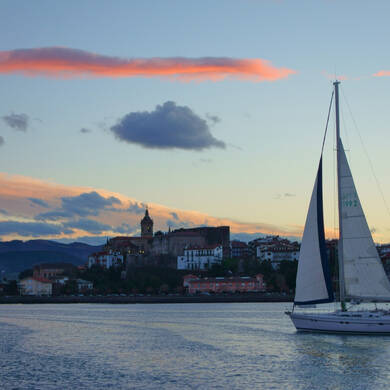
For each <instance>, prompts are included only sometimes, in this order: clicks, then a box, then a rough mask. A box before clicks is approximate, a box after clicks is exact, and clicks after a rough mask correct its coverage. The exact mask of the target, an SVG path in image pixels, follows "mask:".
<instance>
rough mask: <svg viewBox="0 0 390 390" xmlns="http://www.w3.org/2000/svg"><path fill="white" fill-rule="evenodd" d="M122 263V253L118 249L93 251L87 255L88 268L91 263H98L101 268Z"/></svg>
mask: <svg viewBox="0 0 390 390" xmlns="http://www.w3.org/2000/svg"><path fill="white" fill-rule="evenodd" d="M122 264H123V255H122V254H121V252H119V251H113V250H111V249H110V250H108V251H103V252H97V253H93V254H92V255H91V256H89V257H88V268H91V267H92V266H93V265H99V266H100V267H103V268H106V269H108V268H111V267H118V266H120V265H122Z"/></svg>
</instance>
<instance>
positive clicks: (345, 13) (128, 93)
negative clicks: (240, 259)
mask: <svg viewBox="0 0 390 390" xmlns="http://www.w3.org/2000/svg"><path fill="white" fill-rule="evenodd" d="M1 14H2V22H1V24H0V80H1V88H0V239H2V240H9V239H15V238H17V239H23V240H27V239H32V238H34V239H35V238H44V239H68V240H70V241H74V240H79V241H84V242H90V243H100V242H104V240H105V238H106V237H107V236H115V235H127V234H129V235H137V234H139V221H140V219H141V217H142V215H143V212H144V209H145V206H146V205H148V207H149V209H150V214H151V216H152V218H153V219H154V221H155V231H156V230H163V231H166V230H168V227H169V226H170V227H171V228H177V227H192V226H200V225H208V226H216V225H222V224H224V225H230V226H231V232H232V233H234V234H236V233H247V234H248V235H242V236H240V237H242V238H249V237H254V236H256V235H257V234H258V233H264V234H270V233H272V234H281V235H283V236H296V237H298V238H299V237H300V236H301V234H302V230H303V225H304V222H305V218H306V212H307V208H308V202H309V198H310V195H311V191H312V188H313V184H314V178H315V173H316V170H317V164H318V161H319V157H320V156H319V153H320V150H321V143H322V137H323V133H324V128H325V123H326V116H327V111H328V105H329V101H330V96H331V93H332V81H333V80H334V78H335V76H336V77H337V78H338V79H340V80H341V81H342V83H341V105H342V107H341V115H342V120H341V127H342V135H343V141H344V145H345V147H346V149H347V150H348V157H349V159H350V165H351V169H352V172H353V174H354V177H355V181H356V185H357V189H358V192H359V195H360V198H361V201H362V204H363V208H364V209H365V212H366V216H367V220H368V223H369V226H370V228H371V229H372V231H373V234H374V239H375V241H377V242H390V211H389V205H390V181H389V173H388V171H389V168H388V167H389V162H390V153H389V150H390V141H389V139H390V138H389V128H390V110H389V107H388V102H389V101H390V53H389V50H388V47H387V44H386V42H387V40H388V37H389V36H390V25H389V23H388V17H389V14H390V4H389V2H388V1H387V0H382V1H379V0H378V1H375V2H367V1H363V0H358V1H356V0H354V1H352V0H350V1H336V0H318V1H312V0H306V1H304V0H303V1H299V2H297V1H293V0H241V1H237V0H215V1H203V0H198V1H194V2H190V1H183V0H177V1H171V0H164V1H162V0H150V1H148V0H142V1H135V0H134V1H128V0H123V1H120V0H116V1H114V2H111V1H99V0H85V1H84V0H77V1H76V0H68V1H61V2H60V1H56V2H54V1H49V0H48V1H39V0H38V1H28V0H25V1H21V0H3V1H2V5H1ZM351 113H352V115H351ZM333 130H334V120H333V117H332V118H331V125H330V127H329V131H330V133H329V136H328V140H327V143H326V148H325V154H324V175H325V176H326V177H327V178H326V179H325V181H324V186H325V189H324V198H325V200H324V201H325V210H326V216H325V223H326V230H327V233H328V236H329V237H330V236H332V234H334V230H335V228H336V227H337V223H336V221H337V218H336V214H335V207H336V206H335V203H334V200H335V195H334V191H335V189H334V181H335V176H334V162H335V159H334V152H333V149H334V148H333V144H334V135H333ZM362 141H363V142H362ZM367 156H368V157H367ZM373 172H374V173H373ZM378 183H379V185H378ZM250 235H251V236H250Z"/></svg>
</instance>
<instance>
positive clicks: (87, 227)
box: [64, 218, 112, 234]
mask: <svg viewBox="0 0 390 390" xmlns="http://www.w3.org/2000/svg"><path fill="white" fill-rule="evenodd" d="M64 226H65V227H68V228H72V229H80V230H84V231H85V232H88V233H92V234H100V233H103V232H104V231H110V230H112V226H110V225H106V224H104V223H100V222H98V221H95V220H94V219H88V218H80V219H78V220H77V221H69V222H66V223H64Z"/></svg>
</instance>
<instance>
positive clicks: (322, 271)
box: [294, 157, 334, 305]
mask: <svg viewBox="0 0 390 390" xmlns="http://www.w3.org/2000/svg"><path fill="white" fill-rule="evenodd" d="M333 300H334V298H333V290H332V283H331V277H330V267H329V262H328V257H327V254H326V247H325V234H324V217H323V206H322V157H321V159H320V163H319V167H318V172H317V177H316V181H315V184H314V189H313V193H312V196H311V200H310V205H309V211H308V213H307V218H306V223H305V229H304V232H303V237H302V244H301V250H300V254H299V261H298V272H297V281H296V292H295V299H294V303H295V304H297V305H305V304H313V303H326V302H332V301H333Z"/></svg>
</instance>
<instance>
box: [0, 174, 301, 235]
mask: <svg viewBox="0 0 390 390" xmlns="http://www.w3.org/2000/svg"><path fill="white" fill-rule="evenodd" d="M92 191H95V192H97V193H98V194H99V195H100V196H102V197H104V198H110V197H115V198H116V199H119V200H120V203H117V204H115V207H110V208H107V209H102V210H101V212H100V213H99V214H98V215H91V216H90V217H88V218H89V219H91V220H93V221H96V222H98V223H102V224H105V225H107V226H111V227H114V228H115V227H118V226H121V225H123V224H128V225H129V226H131V227H134V228H135V229H136V230H135V231H134V234H137V233H138V232H137V229H138V228H139V223H140V219H141V218H142V213H143V211H142V210H143V208H144V204H143V203H141V202H139V201H138V200H136V199H134V198H131V197H128V196H124V195H121V194H118V193H115V192H111V191H107V190H103V189H94V188H91V187H72V186H64V185H60V184H56V183H50V182H46V181H43V180H38V179H34V178H31V177H25V176H12V175H7V174H4V173H0V222H1V221H3V222H4V221H19V222H25V223H32V222H37V221H38V222H40V223H47V224H49V225H50V226H51V227H53V226H54V225H55V224H59V225H61V224H62V223H66V222H69V219H67V217H64V219H61V218H59V219H56V220H52V219H47V220H45V218H42V217H41V218H37V216H38V215H42V214H43V215H44V214H45V213H48V212H49V213H50V212H52V211H56V210H57V211H58V210H59V209H60V208H61V199H62V198H63V197H68V198H69V197H78V196H79V195H81V194H85V193H91V192H92ZM30 198H34V199H41V200H44V202H45V203H46V204H47V205H48V206H47V207H46V206H42V207H41V206H39V204H37V203H36V202H31V201H30ZM148 207H149V210H150V213H151V215H152V218H153V220H154V227H155V231H157V230H162V231H166V230H168V226H167V225H171V226H172V227H173V228H176V227H193V226H202V225H206V226H220V225H229V226H230V231H231V232H232V233H258V232H262V233H266V234H279V235H284V236H299V235H301V234H302V227H299V226H289V227H279V226H276V225H272V224H267V223H257V224H256V223H245V222H240V221H235V220H232V219H229V218H217V217H213V216H210V215H208V214H205V213H201V212H198V211H190V210H179V209H172V208H169V207H166V206H163V205H160V204H155V203H149V204H148ZM132 210H134V211H132ZM173 216H174V217H173ZM53 224H54V225H53ZM174 224H176V226H175V225H174ZM87 234H88V232H87V231H83V230H82V229H81V228H77V227H76V228H74V229H73V232H72V233H66V232H65V233H61V234H55V235H50V234H49V235H45V236H44V238H47V239H50V238H56V239H58V238H72V239H77V237H82V236H85V235H87ZM102 234H103V235H108V236H115V235H120V234H119V233H116V232H115V229H114V230H112V231H111V230H110V229H108V230H104V231H103V232H102V233H99V234H96V235H97V236H100V235H102ZM89 235H94V234H89ZM26 238H28V237H26V235H23V236H22V235H18V234H16V233H12V234H3V235H2V239H3V240H11V239H26ZM30 238H32V237H30Z"/></svg>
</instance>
